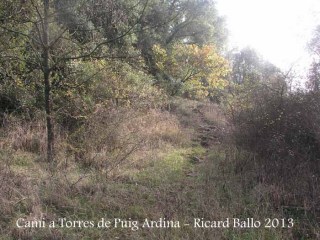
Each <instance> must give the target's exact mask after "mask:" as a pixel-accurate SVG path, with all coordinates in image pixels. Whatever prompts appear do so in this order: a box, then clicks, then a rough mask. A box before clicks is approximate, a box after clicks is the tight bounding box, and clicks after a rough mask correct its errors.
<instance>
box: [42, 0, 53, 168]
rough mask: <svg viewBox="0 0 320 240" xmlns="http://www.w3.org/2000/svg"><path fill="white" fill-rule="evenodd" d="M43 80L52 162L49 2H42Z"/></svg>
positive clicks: (50, 158) (49, 156)
mask: <svg viewBox="0 0 320 240" xmlns="http://www.w3.org/2000/svg"><path fill="white" fill-rule="evenodd" d="M43 7H44V16H43V37H42V41H43V69H42V71H43V78H44V85H45V88H44V96H45V110H46V120H47V161H48V162H53V161H54V133H53V123H52V115H51V96H50V95H51V86H50V71H51V70H50V66H49V57H50V56H49V54H50V53H49V19H48V18H49V0H43Z"/></svg>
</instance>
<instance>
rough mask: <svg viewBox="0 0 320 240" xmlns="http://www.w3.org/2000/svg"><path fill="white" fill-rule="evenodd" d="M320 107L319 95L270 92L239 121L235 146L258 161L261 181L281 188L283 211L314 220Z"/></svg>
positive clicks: (319, 163) (318, 186)
mask: <svg viewBox="0 0 320 240" xmlns="http://www.w3.org/2000/svg"><path fill="white" fill-rule="evenodd" d="M319 103H320V95H319V94H318V93H303V92H297V93H293V94H287V95H285V94H276V93H274V92H270V91H268V92H265V93H264V94H263V95H260V98H259V99H256V101H253V105H251V107H249V108H247V109H246V110H243V109H242V111H241V112H238V114H237V115H236V118H235V120H236V130H235V131H236V135H235V139H236V142H237V144H238V145H240V146H241V147H244V148H246V149H247V150H250V151H252V152H254V153H255V154H257V156H258V158H257V159H258V164H259V169H260V170H259V171H260V173H259V179H258V180H259V181H261V182H263V183H267V184H273V185H275V186H279V187H280V188H279V189H281V190H280V192H279V195H280V196H281V197H280V198H281V200H280V205H282V206H295V207H299V208H300V207H301V209H304V211H306V212H308V211H310V212H311V213H313V214H314V216H316V214H317V212H318V211H319V209H317V206H319V203H320V202H319V197H317V196H319V194H320V182H319V178H320V148H319V147H320V127H319V126H320V105H319Z"/></svg>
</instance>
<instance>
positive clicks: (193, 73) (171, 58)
mask: <svg viewBox="0 0 320 240" xmlns="http://www.w3.org/2000/svg"><path fill="white" fill-rule="evenodd" d="M153 51H154V54H155V59H156V64H157V67H158V69H159V70H160V71H162V72H163V74H164V76H165V78H166V79H165V80H167V82H165V83H164V84H167V86H165V87H166V88H167V89H168V91H169V92H171V95H184V96H187V97H189V98H197V99H203V98H205V97H207V96H208V95H209V94H210V93H212V91H213V90H215V89H223V88H224V87H225V86H226V85H227V81H226V80H225V77H226V75H227V74H228V72H229V68H228V63H227V61H226V60H225V59H224V58H223V57H222V56H220V55H219V54H218V53H217V51H216V49H215V47H214V46H212V45H205V46H203V47H198V46H196V45H193V44H192V45H185V44H175V45H173V46H172V48H171V49H170V50H167V51H166V50H165V49H163V48H161V47H160V46H159V45H154V47H153Z"/></svg>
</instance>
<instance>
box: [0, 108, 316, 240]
mask: <svg viewBox="0 0 320 240" xmlns="http://www.w3.org/2000/svg"><path fill="white" fill-rule="evenodd" d="M171 111H172V112H173V113H174V114H176V115H177V117H178V119H179V120H180V122H181V124H182V130H183V131H185V132H188V133H189V134H191V136H192V138H193V140H192V141H189V142H187V144H184V145H183V146H175V145H172V144H167V145H165V146H164V147H162V148H161V149H160V150H159V151H158V152H157V153H156V154H153V155H152V154H151V155H148V159H145V161H144V162H143V164H138V165H134V164H132V165H130V166H128V167H124V168H122V169H120V170H119V173H118V174H117V175H116V177H115V176H113V177H108V179H107V180H106V176H105V175H103V174H101V173H100V172H97V171H96V170H90V171H89V170H85V169H83V168H81V167H79V166H78V165H77V164H75V163H73V164H69V165H68V167H61V166H60V167H59V170H58V171H56V172H55V173H51V172H49V171H48V170H47V169H48V168H49V166H48V165H47V164H46V163H44V162H42V161H40V160H39V157H38V156H37V155H36V154H31V153H28V152H22V151H11V150H4V149H3V150H1V152H0V154H1V158H0V159H1V161H2V163H1V166H2V168H1V175H0V176H1V181H0V189H1V195H0V197H1V200H2V201H1V206H0V211H1V212H0V226H1V229H0V231H1V239H19V238H21V239H290V238H296V237H297V236H298V235H297V234H296V233H295V231H298V230H296V229H295V228H293V229H290V230H288V229H279V228H278V229H264V228H260V229H243V230H234V229H194V228H192V227H182V228H179V229H151V230H150V229H140V230H138V231H132V230H130V229H125V228H113V229H96V228H93V229H79V228H78V229H74V228H71V229H66V228H64V229H59V228H57V229H53V230H52V229H51V230H49V229H27V230H18V229H17V228H15V221H16V219H17V218H19V217H28V218H34V217H36V218H39V217H41V216H43V217H45V218H46V219H47V221H50V220H54V219H57V218H59V217H66V218H67V219H70V220H94V221H99V220H100V219H101V218H102V217H104V218H107V219H113V218H122V219H130V218H131V219H133V220H140V221H143V220H144V219H145V218H149V219H154V220H157V219H159V218H160V217H162V218H166V219H167V220H168V219H170V220H171V219H174V220H179V221H180V222H181V223H183V222H190V223H191V222H192V219H193V218H202V217H203V218H205V219H211V220H218V219H225V218H227V217H229V218H232V217H243V218H247V217H255V218H257V219H263V218H265V217H280V216H279V215H277V214H279V212H277V211H275V210H274V209H273V208H272V207H271V206H270V204H269V203H268V199H267V197H266V196H267V193H264V190H265V188H264V186H260V185H259V184H257V183H256V182H255V180H254V179H255V174H254V168H253V167H251V168H250V166H252V163H251V164H248V166H245V167H246V171H245V172H244V171H243V166H239V165H238V164H237V163H238V162H239V161H238V160H239V159H246V158H247V159H248V160H250V159H251V157H252V156H251V155H250V154H249V153H246V152H241V151H239V150H237V149H236V148H234V147H232V146H231V144H228V143H227V142H228V141H227V140H225V139H223V137H224V136H225V135H226V134H227V132H228V131H227V129H228V126H227V123H226V122H225V120H224V118H223V116H222V115H221V114H220V113H219V110H218V109H217V107H216V106H211V105H207V104H202V103H198V102H188V103H182V102H178V103H175V104H173V107H172V110H171ZM301 239H302V238H301ZM304 239H308V238H304ZM310 239H312V238H310Z"/></svg>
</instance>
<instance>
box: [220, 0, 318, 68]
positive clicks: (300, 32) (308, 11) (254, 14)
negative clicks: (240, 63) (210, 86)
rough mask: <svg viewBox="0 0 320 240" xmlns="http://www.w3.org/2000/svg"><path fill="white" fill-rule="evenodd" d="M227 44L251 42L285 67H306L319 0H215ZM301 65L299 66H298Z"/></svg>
mask: <svg viewBox="0 0 320 240" xmlns="http://www.w3.org/2000/svg"><path fill="white" fill-rule="evenodd" d="M216 3H217V8H218V11H219V14H220V15H222V16H225V17H226V21H227V27H228V29H229V33H230V36H229V44H230V47H240V48H242V47H246V46H251V47H253V48H254V49H256V50H257V51H258V52H259V53H260V54H261V55H262V56H263V57H264V58H265V59H266V60H269V61H270V62H272V63H274V64H275V65H277V66H278V67H280V68H281V69H282V70H284V71H286V70H287V69H288V68H289V67H290V66H291V65H292V64H294V63H295V64H296V66H297V67H296V68H297V70H298V71H300V72H301V68H303V65H304V67H305V68H306V67H307V66H306V65H307V64H306V62H307V61H308V59H307V58H308V57H307V56H308V54H307V50H306V45H307V42H308V41H309V40H310V38H311V36H312V31H313V30H314V28H315V26H316V25H319V24H320V0H216ZM299 65H300V67H299Z"/></svg>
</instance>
